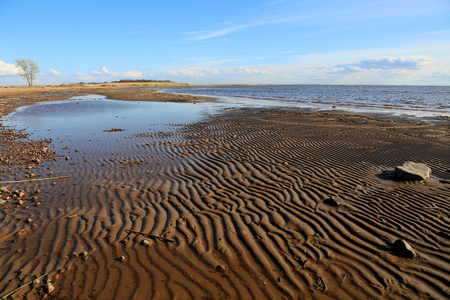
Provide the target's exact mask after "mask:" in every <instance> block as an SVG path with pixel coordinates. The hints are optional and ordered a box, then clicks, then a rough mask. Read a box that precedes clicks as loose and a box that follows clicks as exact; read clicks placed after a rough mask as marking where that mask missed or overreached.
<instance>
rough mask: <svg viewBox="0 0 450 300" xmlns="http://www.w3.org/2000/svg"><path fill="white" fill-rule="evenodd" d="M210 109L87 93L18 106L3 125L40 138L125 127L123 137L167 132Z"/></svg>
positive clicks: (193, 119) (76, 134)
mask: <svg viewBox="0 0 450 300" xmlns="http://www.w3.org/2000/svg"><path fill="white" fill-rule="evenodd" d="M213 110H214V108H212V107H208V106H205V105H201V104H200V105H199V104H193V103H169V102H167V103H164V102H137V101H118V100H107V99H105V97H104V96H96V95H90V96H82V97H74V98H73V100H71V101H60V102H49V103H41V104H36V105H32V106H27V107H21V108H19V109H18V110H17V111H16V112H14V113H12V114H10V115H9V116H8V117H7V118H6V122H4V124H5V125H13V126H17V128H27V130H28V131H29V132H34V134H35V135H36V136H38V137H39V138H50V137H51V138H53V139H55V138H62V137H67V136H71V137H72V138H84V137H87V136H91V135H92V134H101V133H102V132H103V131H104V130H107V129H111V128H120V129H124V131H122V132H116V134H118V135H120V136H126V135H130V134H134V133H139V132H148V131H167V130H170V129H172V128H173V127H175V126H176V125H177V124H178V125H180V124H186V123H190V122H195V121H198V120H200V119H202V118H204V117H206V116H209V115H210V114H211V113H212V111H213ZM49 129H50V130H49Z"/></svg>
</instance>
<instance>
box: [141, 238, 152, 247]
mask: <svg viewBox="0 0 450 300" xmlns="http://www.w3.org/2000/svg"><path fill="white" fill-rule="evenodd" d="M140 244H141V245H142V246H145V247H150V242H149V241H148V240H142V241H141V243H140Z"/></svg>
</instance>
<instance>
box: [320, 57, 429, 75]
mask: <svg viewBox="0 0 450 300" xmlns="http://www.w3.org/2000/svg"><path fill="white" fill-rule="evenodd" d="M429 61H430V59H429V58H428V57H426V56H409V57H375V58H368V59H365V60H362V61H358V62H351V63H344V64H337V65H334V66H331V67H327V68H326V69H328V72H330V73H341V74H343V73H355V72H360V71H362V70H420V69H422V68H423V67H424V66H425V65H427V64H428V63H429Z"/></svg>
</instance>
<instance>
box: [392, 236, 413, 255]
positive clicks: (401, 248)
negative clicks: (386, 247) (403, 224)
mask: <svg viewBox="0 0 450 300" xmlns="http://www.w3.org/2000/svg"><path fill="white" fill-rule="evenodd" d="M391 250H392V252H393V253H394V254H395V255H398V256H401V257H406V258H413V257H416V256H417V253H416V252H415V251H414V249H413V248H412V247H411V245H410V244H408V243H407V242H406V241H405V240H404V239H398V240H396V241H395V243H394V244H392V247H391Z"/></svg>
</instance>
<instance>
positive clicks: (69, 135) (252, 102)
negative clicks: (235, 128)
mask: <svg viewBox="0 0 450 300" xmlns="http://www.w3.org/2000/svg"><path fill="white" fill-rule="evenodd" d="M166 91H167V92H176V93H184V94H197V95H206V96H214V97H217V98H218V99H217V100H216V101H211V102H202V103H197V104H194V103H162V102H137V101H118V100H107V99H105V97H103V96H96V95H91V96H83V97H75V98H74V99H73V100H72V101H62V102H50V103H42V104H37V105H33V106H28V107H22V108H19V109H18V110H17V111H16V112H14V113H12V114H11V115H9V116H7V117H6V118H5V119H4V120H3V123H4V124H5V125H12V126H17V128H27V130H28V131H29V132H33V134H34V135H35V136H36V137H40V138H47V137H52V138H60V139H65V140H68V139H69V140H72V141H73V142H76V141H77V140H78V139H86V138H89V139H91V138H92V137H93V136H94V135H95V137H96V138H97V139H100V140H102V139H104V140H105V141H106V140H112V141H116V140H117V139H122V138H126V137H127V136H130V135H133V134H135V133H142V132H152V131H153V132H156V131H169V130H173V129H177V128H178V127H179V126H182V125H183V124H186V123H190V122H196V121H199V120H201V119H202V118H208V117H209V116H210V115H211V114H214V113H216V112H219V111H222V110H223V109H227V108H230V107H281V108H298V109H312V110H343V111H349V112H364V113H377V114H383V115H388V116H389V115H396V116H404V117H409V118H417V119H419V120H420V119H429V118H434V119H436V120H442V121H445V122H448V121H447V120H445V119H442V118H436V117H437V116H450V87H421V86H406V87H403V86H312V85H284V86H227V87H223V86H222V87H220V86H209V87H189V88H177V89H168V90H166ZM163 92H164V91H163ZM111 128H120V129H124V131H120V132H114V134H110V133H108V132H104V130H107V129H111ZM49 129H50V130H49Z"/></svg>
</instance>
